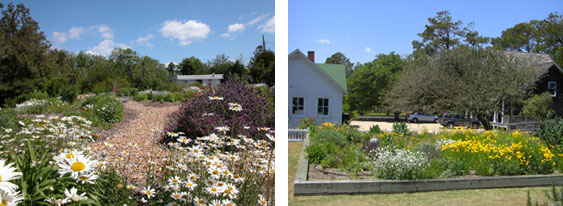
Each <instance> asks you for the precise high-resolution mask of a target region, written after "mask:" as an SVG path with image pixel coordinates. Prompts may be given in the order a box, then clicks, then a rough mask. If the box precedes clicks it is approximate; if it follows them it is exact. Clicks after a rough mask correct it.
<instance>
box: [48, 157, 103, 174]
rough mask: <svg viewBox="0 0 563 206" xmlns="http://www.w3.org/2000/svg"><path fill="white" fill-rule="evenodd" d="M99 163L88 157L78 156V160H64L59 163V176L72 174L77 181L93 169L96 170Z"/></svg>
mask: <svg viewBox="0 0 563 206" xmlns="http://www.w3.org/2000/svg"><path fill="white" fill-rule="evenodd" d="M97 165H98V162H97V161H95V160H90V158H88V157H87V156H84V155H78V156H76V158H71V159H64V160H63V161H61V162H59V163H58V166H59V167H60V169H59V174H61V176H63V175H64V174H66V173H70V176H71V177H72V178H74V179H77V178H78V176H79V175H81V174H86V173H89V172H90V171H91V170H92V169H93V168H96V166H97Z"/></svg>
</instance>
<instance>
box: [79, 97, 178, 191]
mask: <svg viewBox="0 0 563 206" xmlns="http://www.w3.org/2000/svg"><path fill="white" fill-rule="evenodd" d="M122 105H123V108H124V120H123V121H122V122H121V123H118V124H116V125H115V127H114V128H112V129H109V130H106V131H103V132H102V133H100V139H99V140H98V141H96V142H94V143H92V144H90V145H89V146H90V147H91V149H92V152H93V153H94V154H104V156H105V157H106V164H107V165H117V164H118V162H119V160H117V159H118V157H120V156H123V155H122V153H123V151H126V152H128V153H129V154H128V157H125V158H124V160H123V162H122V164H123V163H125V162H127V161H128V163H129V165H128V166H127V167H126V169H125V170H123V172H122V173H121V174H120V175H125V176H127V177H128V179H129V182H130V183H132V184H134V185H136V186H137V188H139V187H143V186H145V176H146V173H147V170H148V164H149V154H150V156H151V158H150V159H152V161H153V162H154V163H155V165H154V166H155V167H154V168H161V164H162V161H160V160H162V159H163V158H165V157H166V156H167V155H169V152H168V151H167V150H165V149H164V148H163V146H162V144H160V143H159V142H158V141H159V138H160V134H157V133H155V132H153V131H152V130H151V129H158V131H160V132H162V130H163V129H164V127H165V125H166V121H167V116H168V115H169V114H171V113H173V112H175V111H178V109H179V107H180V105H179V104H171V103H165V104H161V103H147V102H144V103H139V102H135V101H128V102H125V103H123V104H122ZM104 142H108V143H110V144H113V147H111V148H108V147H106V146H104ZM129 143H136V144H137V147H136V148H133V147H131V146H130V145H129ZM117 169H118V170H119V169H120V168H117ZM118 172H119V171H118Z"/></svg>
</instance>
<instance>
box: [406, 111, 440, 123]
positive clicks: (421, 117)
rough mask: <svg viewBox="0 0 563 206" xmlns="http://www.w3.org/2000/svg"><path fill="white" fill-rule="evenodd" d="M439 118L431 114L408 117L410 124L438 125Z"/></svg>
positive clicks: (416, 114)
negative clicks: (430, 123)
mask: <svg viewBox="0 0 563 206" xmlns="http://www.w3.org/2000/svg"><path fill="white" fill-rule="evenodd" d="M438 119H439V118H438V116H436V115H431V114H424V113H418V112H415V113H412V114H410V115H409V117H407V120H408V121H409V122H413V123H418V122H436V123H438Z"/></svg>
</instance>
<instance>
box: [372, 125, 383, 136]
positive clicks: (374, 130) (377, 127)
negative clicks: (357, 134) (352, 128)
mask: <svg viewBox="0 0 563 206" xmlns="http://www.w3.org/2000/svg"><path fill="white" fill-rule="evenodd" d="M369 132H370V133H373V134H379V133H381V128H379V125H377V124H376V125H373V126H371V127H370V128H369Z"/></svg>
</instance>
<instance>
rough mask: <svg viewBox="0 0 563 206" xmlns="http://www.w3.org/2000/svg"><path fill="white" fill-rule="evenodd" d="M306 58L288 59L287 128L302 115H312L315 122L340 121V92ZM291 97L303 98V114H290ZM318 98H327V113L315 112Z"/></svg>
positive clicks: (294, 126)
mask: <svg viewBox="0 0 563 206" xmlns="http://www.w3.org/2000/svg"><path fill="white" fill-rule="evenodd" d="M306 61H308V60H304V59H302V58H299V57H297V56H292V57H290V59H289V64H288V67H289V70H288V86H289V88H288V101H289V102H288V103H289V104H288V107H289V108H288V112H289V122H288V127H289V128H296V127H297V126H299V123H300V122H301V118H303V117H308V116H310V117H313V118H314V119H315V120H316V122H317V124H321V123H323V122H332V123H334V124H341V123H342V92H341V90H340V89H339V88H338V87H336V85H334V84H333V83H332V82H330V80H328V79H327V77H325V76H324V75H323V74H321V73H320V72H319V71H317V70H316V69H314V68H311V66H312V65H310V64H309V63H308V62H306ZM293 97H303V98H304V111H303V112H304V114H303V115H294V114H292V113H291V112H292V106H293ZM318 98H329V114H328V115H327V116H319V115H318V114H317V106H318V105H317V104H318Z"/></svg>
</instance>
